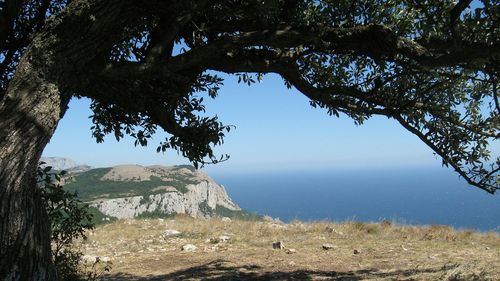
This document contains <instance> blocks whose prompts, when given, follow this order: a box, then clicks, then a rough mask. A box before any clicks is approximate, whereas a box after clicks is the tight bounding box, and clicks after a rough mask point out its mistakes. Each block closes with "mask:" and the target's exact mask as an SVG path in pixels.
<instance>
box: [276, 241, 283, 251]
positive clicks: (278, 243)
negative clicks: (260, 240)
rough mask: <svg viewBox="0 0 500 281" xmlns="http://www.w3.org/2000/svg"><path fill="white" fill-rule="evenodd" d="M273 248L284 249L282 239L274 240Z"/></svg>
mask: <svg viewBox="0 0 500 281" xmlns="http://www.w3.org/2000/svg"><path fill="white" fill-rule="evenodd" d="M273 249H279V250H283V249H285V244H284V243H283V241H278V242H274V243H273Z"/></svg>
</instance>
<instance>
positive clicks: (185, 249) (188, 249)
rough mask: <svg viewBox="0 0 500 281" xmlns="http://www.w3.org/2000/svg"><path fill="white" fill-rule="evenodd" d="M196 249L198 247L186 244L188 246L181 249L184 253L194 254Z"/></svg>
mask: <svg viewBox="0 0 500 281" xmlns="http://www.w3.org/2000/svg"><path fill="white" fill-rule="evenodd" d="M196 249H198V247H196V246H195V245H193V244H186V245H184V246H182V248H181V250H182V251H183V252H194V251H196Z"/></svg>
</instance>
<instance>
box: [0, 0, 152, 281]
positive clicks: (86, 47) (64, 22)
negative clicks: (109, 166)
mask: <svg viewBox="0 0 500 281" xmlns="http://www.w3.org/2000/svg"><path fill="white" fill-rule="evenodd" d="M145 3H148V2H142V1H137V0H75V1H71V3H70V4H69V5H68V6H67V7H66V8H65V9H64V10H63V11H61V12H60V13H59V14H58V15H57V16H55V18H53V19H52V20H49V21H47V23H46V24H45V26H44V28H43V29H42V30H41V31H40V32H38V34H36V36H35V37H34V39H33V40H32V42H31V44H30V46H29V47H28V48H27V50H26V51H25V53H24V54H23V58H22V59H21V61H20V62H19V64H18V65H17V68H16V73H15V76H14V78H13V79H12V80H11V81H10V82H9V86H8V89H7V92H6V95H5V96H4V97H3V98H2V99H1V100H0V281H4V280H9V281H10V280H55V279H57V276H56V272H55V269H54V266H53V264H52V259H51V254H50V229H49V223H48V218H47V214H46V212H45V209H44V207H43V203H42V201H41V198H40V195H39V190H38V188H37V186H36V168H37V165H38V161H39V159H40V157H41V154H42V152H43V149H44V148H45V146H46V145H47V143H48V142H49V140H50V138H51V137H52V135H53V133H54V131H55V129H56V127H57V123H58V122H59V120H60V119H61V118H62V116H63V115H64V113H65V111H66V109H67V106H68V102H69V100H70V98H71V95H72V94H74V93H79V94H81V95H83V94H84V93H85V91H86V86H87V85H90V84H92V83H93V81H91V80H92V78H91V77H95V75H96V74H95V73H92V72H95V71H98V69H99V68H100V67H103V66H104V65H103V57H104V56H105V54H106V53H107V52H108V51H109V50H110V49H111V48H112V46H113V45H114V44H116V43H117V42H118V41H120V40H121V39H123V38H122V36H123V34H122V33H123V30H124V28H125V27H126V26H128V25H131V24H133V22H135V20H137V19H139V18H140V17H141V16H142V15H143V14H141V13H144V12H145V11H146V10H145V9H146V8H145V6H147V5H144V4H145Z"/></svg>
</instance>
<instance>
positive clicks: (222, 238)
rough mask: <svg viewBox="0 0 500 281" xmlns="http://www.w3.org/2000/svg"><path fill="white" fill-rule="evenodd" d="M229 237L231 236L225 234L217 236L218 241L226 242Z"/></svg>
mask: <svg viewBox="0 0 500 281" xmlns="http://www.w3.org/2000/svg"><path fill="white" fill-rule="evenodd" d="M230 239H231V237H229V236H227V235H221V236H219V241H220V242H227V241H229V240H230Z"/></svg>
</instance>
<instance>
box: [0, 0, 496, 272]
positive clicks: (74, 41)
mask: <svg viewBox="0 0 500 281" xmlns="http://www.w3.org/2000/svg"><path fill="white" fill-rule="evenodd" d="M471 2H472V1H471V0H465V1H464V0H460V1H458V2H456V1H451V0H447V1H416V0H389V1H371V0H359V1H347V0H337V1H333V0H324V1H313V0H302V1H299V0H254V1H250V0H238V1H237V0H225V1H215V0H213V1H206V0H199V1H194V0H193V1H187V0H186V1H168V0H164V1H158V0H149V1H142V0H134V1H133V0H73V1H69V0H24V1H21V0H18V1H14V0H6V1H3V2H2V3H1V4H0V5H1V6H2V7H1V8H2V10H1V11H0V51H1V55H0V60H1V64H0V75H1V79H0V116H1V121H0V122H1V123H0V218H1V224H0V257H1V258H0V272H1V274H0V276H2V278H3V280H53V279H55V278H56V276H55V272H54V270H53V266H52V264H51V262H50V261H51V259H50V244H49V229H48V227H47V224H46V220H47V215H46V213H45V212H44V210H43V204H42V202H41V199H40V195H39V193H40V192H39V190H38V189H37V188H36V178H35V175H36V168H37V164H38V161H39V158H40V156H41V153H42V151H43V149H44V147H45V145H46V144H47V142H48V141H49V140H50V138H51V136H52V134H53V133H54V130H55V129H56V126H57V123H58V121H59V120H60V119H61V118H62V117H63V115H64V113H65V111H66V110H67V107H68V102H69V100H70V99H71V98H72V97H77V98H79V97H88V98H90V99H91V100H92V105H91V108H92V110H93V116H92V121H93V124H94V125H93V126H92V128H91V129H92V132H93V136H94V137H95V138H96V140H97V142H102V141H103V137H104V136H105V135H107V134H113V135H114V136H115V137H116V139H117V140H119V139H121V138H122V137H123V136H124V135H130V136H132V137H134V138H135V139H136V145H146V144H147V140H148V138H149V137H150V136H151V135H152V134H154V133H155V132H156V131H157V130H164V131H166V132H168V133H169V137H168V138H167V139H165V141H164V142H162V143H160V144H159V146H158V151H162V150H163V151H164V150H166V149H175V150H178V151H179V152H180V153H181V154H182V155H183V156H185V157H187V158H188V159H189V160H190V161H192V162H193V163H194V164H195V165H199V164H204V163H215V162H218V161H221V160H224V159H225V158H218V157H216V155H214V153H213V151H212V148H213V146H214V145H219V144H221V143H222V142H223V138H224V135H225V133H226V132H227V131H229V129H230V127H228V126H224V125H223V124H221V123H220V122H219V120H218V119H217V117H211V118H209V117H201V116H200V115H199V113H200V112H202V111H203V110H204V106H203V98H202V97H201V95H202V94H203V93H207V94H208V95H209V96H210V97H212V98H215V97H216V96H217V91H218V89H219V88H220V87H221V86H222V84H223V81H222V79H221V78H220V77H219V76H217V74H216V73H217V72H225V73H229V74H234V75H237V76H239V78H240V80H241V81H242V82H245V83H248V84H251V83H253V82H255V81H256V80H259V79H260V78H261V77H262V75H264V74H266V73H276V74H279V75H280V76H281V77H282V78H283V81H284V83H285V85H287V86H288V87H295V88H296V89H298V90H299V91H300V92H302V93H303V94H304V95H305V96H307V97H308V98H309V99H310V102H311V105H312V106H314V107H321V108H326V109H327V111H328V113H329V114H330V115H336V116H338V115H339V114H345V115H347V116H349V117H351V118H352V119H353V120H354V122H355V123H356V124H362V123H363V121H365V120H366V119H368V118H370V117H371V116H374V115H382V116H386V117H388V118H390V119H394V120H395V121H396V122H398V123H400V124H401V125H402V126H403V127H404V128H406V129H407V130H409V131H410V132H411V133H413V134H414V135H416V136H417V137H418V138H419V139H420V140H422V141H423V142H424V143H425V144H426V145H428V146H429V147H430V148H431V149H432V150H433V151H434V152H435V153H436V154H437V155H439V156H440V157H441V158H442V160H443V165H445V166H451V167H452V168H453V169H454V170H455V171H457V172H458V173H459V174H460V175H461V176H462V177H463V178H464V179H465V180H466V181H467V182H468V183H470V184H471V185H473V186H476V187H478V188H481V189H483V190H485V191H487V192H489V193H494V192H495V191H496V190H498V189H499V188H500V187H499V182H498V171H499V162H500V160H499V159H498V158H496V159H495V157H492V156H491V155H490V154H491V153H490V151H489V149H488V147H489V144H490V143H491V142H493V141H495V140H496V139H498V137H499V132H498V128H499V113H500V105H499V101H498V94H497V88H498V86H497V84H498V78H499V70H500V65H499V61H500V43H499V41H500V40H499V39H500V28H498V22H499V20H500V3H499V1H498V0H482V1H475V2H474V3H472V4H471ZM174 46H182V50H181V52H180V53H179V54H178V53H176V52H173V50H174Z"/></svg>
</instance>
